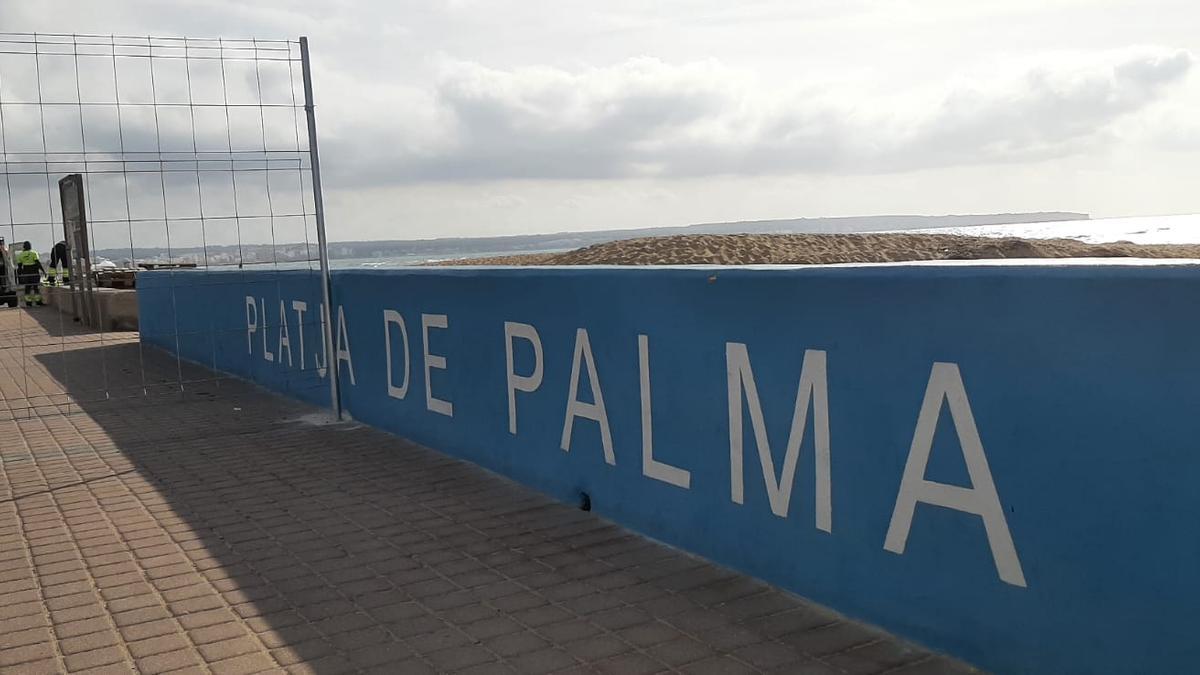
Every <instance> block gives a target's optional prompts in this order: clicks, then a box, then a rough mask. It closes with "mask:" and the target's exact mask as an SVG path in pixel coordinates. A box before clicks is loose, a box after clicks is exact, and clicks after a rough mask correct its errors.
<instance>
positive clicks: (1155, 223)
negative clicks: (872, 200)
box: [905, 214, 1200, 244]
mask: <svg viewBox="0 0 1200 675" xmlns="http://www.w3.org/2000/svg"><path fill="white" fill-rule="evenodd" d="M905 231H906V232H921V233H931V234H962V235H970V236H976V237H1023V238H1026V239H1076V240H1078V241H1082V242H1086V243H1089V244H1106V243H1112V242H1117V241H1128V242H1133V243H1135V244H1200V214H1194V215H1186V216H1139V217H1135V218H1097V219H1094V220H1067V221H1058V222H1051V223H1021V224H1019V225H977V226H972V227H939V228H934V229H928V230H905Z"/></svg>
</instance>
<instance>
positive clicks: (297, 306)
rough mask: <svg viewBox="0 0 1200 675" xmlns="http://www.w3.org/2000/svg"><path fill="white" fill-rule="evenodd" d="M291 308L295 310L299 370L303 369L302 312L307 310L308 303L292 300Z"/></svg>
mask: <svg viewBox="0 0 1200 675" xmlns="http://www.w3.org/2000/svg"><path fill="white" fill-rule="evenodd" d="M292 309H293V310H295V311H296V327H297V328H298V329H299V333H298V334H299V337H300V370H304V312H306V311H307V310H308V303H307V302H304V301H303V300H293V301H292Z"/></svg>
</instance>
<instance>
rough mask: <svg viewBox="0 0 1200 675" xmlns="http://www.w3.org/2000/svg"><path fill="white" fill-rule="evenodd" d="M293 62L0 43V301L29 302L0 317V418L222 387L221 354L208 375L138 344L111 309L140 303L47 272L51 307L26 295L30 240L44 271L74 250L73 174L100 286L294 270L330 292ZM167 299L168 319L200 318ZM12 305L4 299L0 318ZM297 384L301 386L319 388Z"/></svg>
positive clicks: (316, 319) (280, 55)
mask: <svg viewBox="0 0 1200 675" xmlns="http://www.w3.org/2000/svg"><path fill="white" fill-rule="evenodd" d="M306 48H307V46H306V45H305V49H306ZM305 56H306V54H305ZM305 66H306V64H305V63H303V62H302V54H301V42H300V41H297V40H260V39H236V40H231V39H223V38H183V37H139V36H125V35H84V34H42V33H39V34H23V33H0V176H2V177H3V185H0V236H3V237H4V239H5V240H6V241H5V243H6V251H5V252H4V253H3V255H0V258H4V257H5V256H7V263H6V271H8V272H9V273H8V278H7V279H6V280H2V281H0V286H3V289H0V291H4V292H5V293H7V292H10V291H11V292H12V293H15V297H16V299H17V301H18V302H19V303H22V304H24V301H25V300H29V303H30V304H32V305H34V306H31V307H18V308H3V309H0V418H3V417H18V416H22V415H32V414H61V413H66V412H72V411H75V410H78V409H79V407H81V406H85V405H86V404H89V403H91V402H96V401H115V400H120V399H125V398H130V397H147V396H153V395H157V394H162V393H170V394H188V393H196V392H208V393H211V392H219V391H222V386H224V385H225V383H228V382H229V378H228V377H227V376H225V375H223V374H221V373H220V372H218V371H217V370H216V368H215V365H216V363H217V360H216V354H215V353H214V355H213V359H212V361H211V362H210V363H207V364H205V363H188V362H185V361H182V360H181V359H180V358H179V357H178V356H177V354H178V353H179V352H178V350H175V352H174V354H175V355H168V354H167V353H165V352H159V351H158V350H155V349H152V348H150V347H147V346H144V345H143V343H142V341H140V340H139V339H138V333H137V330H136V327H135V326H133V325H130V323H129V322H128V321H127V320H118V319H120V317H118V316H117V315H116V311H115V310H114V309H113V308H114V307H116V306H117V305H118V304H119V303H120V302H126V305H128V304H129V302H128V299H126V300H124V301H121V300H118V299H116V298H115V296H116V295H118V294H131V293H135V292H136V291H133V290H121V289H117V288H98V289H96V293H98V294H99V295H98V296H97V297H98V299H96V300H93V299H91V298H90V297H89V298H81V296H80V291H79V290H78V288H75V290H74V291H73V292H72V291H68V290H65V289H64V288H61V287H55V286H54V285H53V284H54V282H58V283H60V284H64V285H65V284H66V283H71V282H77V281H78V280H77V279H68V280H64V279H63V276H64V275H63V274H62V273H60V272H59V271H58V270H57V269H54V270H47V271H48V276H47V279H46V282H47V283H46V284H43V287H42V288H41V291H42V293H41V295H42V296H43V299H44V300H47V301H48V303H47V304H48V305H49V306H38V305H37V296H38V295H39V294H38V293H36V292H35V293H32V294H27V293H25V291H26V290H27V289H26V287H25V284H23V283H19V282H21V281H22V280H24V281H28V280H29V277H28V276H26V277H24V278H23V279H17V278H16V275H14V274H12V273H11V271H12V269H13V267H14V265H15V263H16V262H18V261H17V260H16V259H15V258H16V257H19V256H20V252H21V249H22V248H23V244H24V242H29V245H30V249H31V250H32V251H34V252H37V253H39V255H40V259H41V261H42V262H43V267H48V266H49V262H48V261H49V258H50V257H51V253H50V252H51V251H52V250H53V249H54V247H55V245H56V244H58V243H59V242H63V241H65V240H67V239H69V237H68V236H67V235H65V234H64V220H63V213H62V203H61V201H60V198H59V185H58V182H59V180H60V179H62V178H63V177H65V176H69V175H71V174H78V175H80V176H81V177H82V182H83V187H84V191H83V193H84V210H85V211H86V232H87V242H88V248H89V249H90V257H89V260H88V262H89V263H90V266H91V268H92V270H93V271H94V273H95V274H94V275H93V276H96V275H99V276H98V277H97V278H102V279H111V278H116V279H121V278H129V277H130V276H131V275H124V276H122V274H123V273H119V272H116V271H117V270H127V269H129V270H133V269H138V268H146V267H155V266H166V267H175V268H179V267H182V268H184V269H185V270H186V272H181V273H186V274H206V275H211V278H209V279H206V282H208V283H220V284H235V285H241V284H244V283H245V280H244V279H243V278H242V275H241V274H238V271H239V270H249V269H254V270H277V271H282V270H297V269H299V270H307V271H308V272H309V273H311V274H313V275H315V276H317V277H319V278H320V281H321V283H323V284H326V286H327V272H326V273H325V274H323V273H322V267H323V266H322V265H321V257H322V254H323V249H322V247H321V246H320V245H319V242H323V240H324V232H323V231H318V229H319V227H320V228H323V221H321V223H320V224H319V223H318V218H317V211H318V205H319V199H318V198H317V196H316V195H315V194H314V185H318V186H319V176H314V171H313V162H312V158H313V157H314V156H315V148H313V147H311V145H310V128H312V127H310V124H309V120H307V119H306V110H305V106H306V103H311V102H310V101H308V100H307V99H306V90H305V86H304V74H305V70H304V68H305ZM193 268H194V269H193ZM67 276H68V277H69V276H70V275H69V274H67ZM48 285H49V286H51V287H46V286H48ZM72 286H73V287H74V286H75V284H74V283H72ZM171 288H172V291H171V292H172V303H173V305H174V307H175V311H176V312H177V313H178V312H189V311H199V312H202V311H204V308H200V307H192V306H191V305H190V304H189V302H188V298H187V297H185V294H184V295H178V296H177V295H176V294H175V293H174V287H173V286H172V287H171ZM34 290H35V291H36V290H37V289H34ZM26 295H29V296H30V297H29V298H26V297H24V296H26ZM110 296H111V297H110ZM9 301H10V300H9V298H8V296H7V295H4V294H3V293H0V307H3V306H4V305H5V304H7V303H8V302H9ZM92 302H95V303H96V305H97V307H98V311H99V316H98V318H97V319H96V320H93V321H90V322H89V321H84V320H79V319H78V315H79V312H78V311H77V310H78V307H79V306H80V305H81V303H92ZM88 306H90V304H89V305H88ZM323 310H324V308H323ZM106 312H107V314H106ZM323 313H324V312H310V315H311V316H312V319H311V321H312V322H313V324H314V325H313V326H310V327H309V328H310V329H311V330H313V331H314V332H325V331H326V330H327V329H326V323H325V322H324V321H322V314H323ZM302 328H303V327H302ZM217 330H232V329H229V328H225V329H218V328H216V327H214V328H213V331H217ZM175 338H176V341H179V340H186V339H193V338H195V336H184V335H178V334H176V336H175ZM205 339H208V340H211V341H212V342H213V344H214V345H215V344H217V342H218V340H217V336H216V335H209V336H207V338H205ZM297 378H298V383H297V386H312V387H325V388H328V387H329V386H330V385H329V383H323V382H320V381H319V380H320V378H314V377H310V376H309V374H307V373H300V374H299V375H298V376H297ZM331 379H332V378H331ZM235 388H236V387H227V388H226V390H228V391H232V390H233V389H235Z"/></svg>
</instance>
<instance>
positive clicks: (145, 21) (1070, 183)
mask: <svg viewBox="0 0 1200 675" xmlns="http://www.w3.org/2000/svg"><path fill="white" fill-rule="evenodd" d="M1197 25H1200V4H1197V3H1195V2H1194V0H1180V1H1157V2H1156V1H1147V2H1139V3H1133V2H1106V1H1104V0H971V1H969V2H964V1H963V0H947V1H941V0H927V1H921V0H912V1H909V2H904V1H902V0H887V1H883V0H880V1H876V0H789V1H777V0H757V1H756V0H739V1H737V2H734V1H732V0H655V1H654V2H647V1H641V2H634V1H632V0H604V1H603V2H596V1H595V0H587V1H584V0H553V1H549V0H547V1H534V0H424V1H419V0H391V1H389V0H320V1H319V2H318V1H316V0H297V1H290V2H284V1H282V0H258V1H256V2H244V3H243V2H232V1H224V2H222V1H221V0H178V1H172V0H146V1H138V0H131V1H126V2H120V1H117V0H108V1H107V2H95V1H94V0H81V1H78V0H58V1H56V2H54V3H47V2H44V1H42V0H36V1H26V0H4V2H2V3H0V26H3V27H4V30H8V31H46V32H88V33H114V32H115V33H121V34H153V35H190V36H200V37H204V36H227V37H249V36H254V37H261V38H270V37H295V36H299V35H307V36H308V37H309V39H310V42H311V45H312V49H313V59H314V72H315V81H316V90H317V104H318V123H319V126H320V132H321V133H320V143H321V150H322V160H323V162H324V165H325V166H324V169H325V172H324V175H325V180H326V198H327V203H328V222H329V230H330V237H331V238H332V239H335V240H348V239H364V238H415V237H433V236H461V235H493V234H515V233H529V232H546V231H562V230H584V229H601V228H625V227H643V226H660V225H679V224H687V223H693V222H704V221H719V220H741V219H758V218H787V217H800V216H828V215H863V214H882V213H925V214H944V213H981V212H1006V211H1033V210H1072V211H1083V212H1088V213H1091V214H1093V215H1094V216H1119V215H1151V214H1174V213H1195V212H1198V211H1200V189H1197V185H1198V184H1200V170H1198V169H1197V167H1196V158H1197V156H1198V153H1197V151H1198V150H1200V115H1197V114H1196V112H1195V111H1196V110H1200V73H1198V72H1197V71H1200V63H1198V59H1200V34H1198V33H1197V32H1196V31H1195V27H1196V26H1197ZM289 131H290V128H289Z"/></svg>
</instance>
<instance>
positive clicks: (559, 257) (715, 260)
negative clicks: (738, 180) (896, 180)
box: [437, 234, 1200, 265]
mask: <svg viewBox="0 0 1200 675" xmlns="http://www.w3.org/2000/svg"><path fill="white" fill-rule="evenodd" d="M1130 257H1132V258H1200V245H1196V244H1155V245H1146V244H1133V243H1129V242H1116V243H1111V244H1085V243H1083V242H1079V241H1075V240H1073V239H1019V238H1012V237H1010V238H992V237H965V236H958V235H948V234H725V235H704V234H701V235H685V236H675V237H646V238H642V239H627V240H624V241H614V242H608V243H605V244H597V245H595V246H588V247H586V248H581V249H577V250H575V251H568V252H566V253H534V254H528V255H512V256H500V257H493V258H474V259H467V260H454V261H444V262H440V263H437V264H439V265H752V264H778V265H801V264H817V265H820V264H831V263H873V262H904V261H911V260H987V259H997V258H1130Z"/></svg>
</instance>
